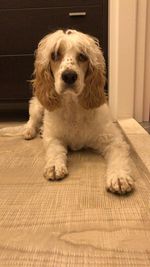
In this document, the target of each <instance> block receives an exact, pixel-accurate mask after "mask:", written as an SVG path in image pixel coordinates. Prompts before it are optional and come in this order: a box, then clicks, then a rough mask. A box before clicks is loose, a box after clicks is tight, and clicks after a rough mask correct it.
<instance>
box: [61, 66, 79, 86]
mask: <svg viewBox="0 0 150 267" xmlns="http://www.w3.org/2000/svg"><path fill="white" fill-rule="evenodd" d="M61 78H62V80H63V81H64V82H65V83H66V84H67V85H73V84H74V83H75V81H76V80H77V78H78V75H77V73H76V72H75V71H73V70H65V71H63V73H62V76H61Z"/></svg>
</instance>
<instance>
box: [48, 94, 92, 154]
mask: <svg viewBox="0 0 150 267" xmlns="http://www.w3.org/2000/svg"><path fill="white" fill-rule="evenodd" d="M94 118H95V111H94V110H85V109H83V108H82V107H81V106H80V105H79V103H78V99H77V98H76V97H74V96H73V95H70V94H69V95H66V96H65V98H64V99H63V101H62V107H61V108H60V109H58V110H56V111H54V112H50V113H49V114H48V113H46V124H45V127H44V132H45V133H46V136H53V138H58V139H60V140H61V139H62V140H65V142H66V144H67V145H68V146H69V147H70V148H71V149H73V150H78V149H80V148H82V147H85V146H87V144H88V143H89V142H90V136H91V134H92V133H91V130H92V132H93V123H94Z"/></svg>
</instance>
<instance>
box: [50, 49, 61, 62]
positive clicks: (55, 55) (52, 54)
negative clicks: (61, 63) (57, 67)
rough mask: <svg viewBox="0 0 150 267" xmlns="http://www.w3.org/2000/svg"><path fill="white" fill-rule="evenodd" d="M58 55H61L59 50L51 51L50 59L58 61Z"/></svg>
mask: <svg viewBox="0 0 150 267" xmlns="http://www.w3.org/2000/svg"><path fill="white" fill-rule="evenodd" d="M60 57H61V55H60V52H59V51H58V52H56V51H55V52H52V53H51V59H52V60H53V61H58V60H59V59H60Z"/></svg>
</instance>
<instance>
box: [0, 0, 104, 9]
mask: <svg viewBox="0 0 150 267" xmlns="http://www.w3.org/2000/svg"><path fill="white" fill-rule="evenodd" d="M100 1H102V0H76V1H74V2H73V3H71V1H70V0H24V1H23V0H0V8H31V7H32V8H39V7H42V8H43V7H64V6H70V5H71V6H87V5H99V2H100ZM104 1H105V0H104Z"/></svg>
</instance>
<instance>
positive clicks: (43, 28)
mask: <svg viewBox="0 0 150 267" xmlns="http://www.w3.org/2000/svg"><path fill="white" fill-rule="evenodd" d="M78 14H81V15H78ZM58 28H75V29H79V30H81V31H83V32H86V33H89V34H92V35H95V36H96V37H98V38H99V39H100V41H101V43H102V44H103V14H102V6H101V7H100V6H98V7H97V6H91V7H89V6H87V7H74V8H68V7H67V8H47V9H22V10H0V32H1V36H3V38H1V42H0V54H2V55H7V54H8V55H11V54H31V53H33V52H34V50H35V49H36V47H37V44H38V42H39V41H40V39H41V38H42V37H43V36H44V35H45V34H48V33H49V32H51V31H54V30H56V29H58Z"/></svg>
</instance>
